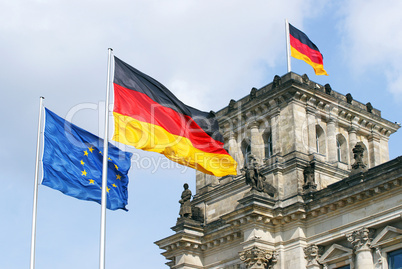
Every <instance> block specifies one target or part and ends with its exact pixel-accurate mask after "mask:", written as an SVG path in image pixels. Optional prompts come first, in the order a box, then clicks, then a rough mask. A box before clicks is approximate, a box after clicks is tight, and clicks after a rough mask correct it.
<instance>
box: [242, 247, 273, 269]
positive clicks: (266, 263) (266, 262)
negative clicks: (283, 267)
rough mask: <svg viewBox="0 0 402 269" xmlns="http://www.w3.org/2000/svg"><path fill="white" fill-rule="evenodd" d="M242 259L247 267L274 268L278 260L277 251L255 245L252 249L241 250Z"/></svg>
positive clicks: (257, 268)
mask: <svg viewBox="0 0 402 269" xmlns="http://www.w3.org/2000/svg"><path fill="white" fill-rule="evenodd" d="M239 256H240V260H241V261H243V262H244V263H245V264H246V268H247V269H251V268H252V269H259V268H261V269H264V268H272V266H273V265H274V264H275V263H276V262H277V254H276V252H275V251H272V250H266V249H262V248H259V247H256V246H253V247H252V248H250V249H246V250H244V251H241V252H239Z"/></svg>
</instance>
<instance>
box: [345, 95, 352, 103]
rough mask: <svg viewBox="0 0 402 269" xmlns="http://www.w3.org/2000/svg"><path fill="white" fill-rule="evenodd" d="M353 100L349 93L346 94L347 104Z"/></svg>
mask: <svg viewBox="0 0 402 269" xmlns="http://www.w3.org/2000/svg"><path fill="white" fill-rule="evenodd" d="M352 101H353V97H352V95H351V94H350V93H347V94H346V102H348V104H351V103H352Z"/></svg>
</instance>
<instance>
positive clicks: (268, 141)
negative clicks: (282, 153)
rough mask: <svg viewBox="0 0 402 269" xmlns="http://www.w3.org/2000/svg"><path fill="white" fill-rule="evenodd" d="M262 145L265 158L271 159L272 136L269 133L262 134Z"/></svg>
mask: <svg viewBox="0 0 402 269" xmlns="http://www.w3.org/2000/svg"><path fill="white" fill-rule="evenodd" d="M264 144H265V158H271V157H272V135H271V133H265V134H264Z"/></svg>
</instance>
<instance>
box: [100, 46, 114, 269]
mask: <svg viewBox="0 0 402 269" xmlns="http://www.w3.org/2000/svg"><path fill="white" fill-rule="evenodd" d="M112 51H113V49H111V48H109V49H108V52H109V57H108V66H107V86H106V101H105V133H104V136H103V166H102V202H101V229H100V230H101V234H100V255H99V269H105V246H106V244H105V241H106V240H105V239H106V202H107V200H106V199H107V197H106V190H107V160H108V149H109V147H108V144H109V139H108V138H109V98H110V74H111V66H112Z"/></svg>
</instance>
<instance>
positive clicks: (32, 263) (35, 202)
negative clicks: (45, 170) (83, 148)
mask: <svg viewBox="0 0 402 269" xmlns="http://www.w3.org/2000/svg"><path fill="white" fill-rule="evenodd" d="M43 99H45V97H43V96H41V97H40V98H39V120H38V135H37V140H36V161H35V183H34V195H33V209H32V232H31V260H30V266H29V268H30V269H34V268H35V243H36V215H37V207H38V206H37V205H38V185H39V161H40V139H41V131H42V128H41V126H42V112H43Z"/></svg>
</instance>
